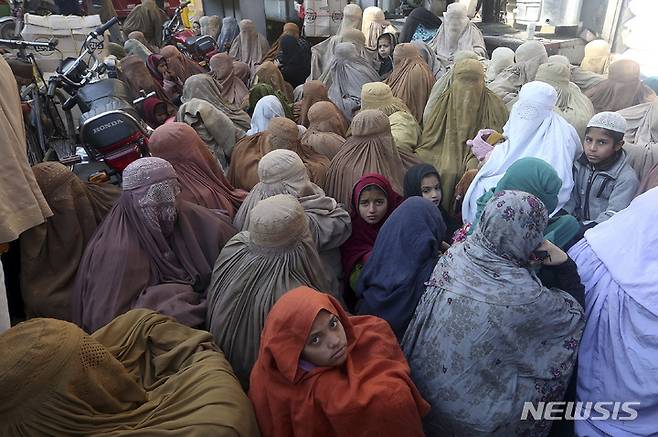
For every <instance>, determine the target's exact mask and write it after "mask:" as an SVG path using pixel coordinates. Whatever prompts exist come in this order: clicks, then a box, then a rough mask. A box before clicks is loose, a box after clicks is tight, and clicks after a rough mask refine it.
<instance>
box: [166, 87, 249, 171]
mask: <svg viewBox="0 0 658 437" xmlns="http://www.w3.org/2000/svg"><path fill="white" fill-rule="evenodd" d="M176 121H181V122H183V123H187V124H189V125H190V126H192V127H193V128H194V130H195V131H196V133H197V134H198V135H199V137H200V138H201V139H202V140H203V142H204V143H205V144H206V146H207V147H208V149H209V150H210V152H211V153H212V154H213V156H214V157H215V159H217V162H218V163H219V164H220V165H221V167H222V169H224V170H226V169H227V168H228V163H229V161H230V160H231V154H232V153H233V147H234V146H235V143H236V141H237V140H238V139H240V138H243V137H244V131H243V130H242V129H239V128H237V127H236V126H235V125H234V124H233V122H232V121H231V119H230V118H229V117H228V116H227V115H226V114H224V113H223V112H222V111H220V110H219V109H217V108H216V107H214V106H213V105H211V104H210V103H208V102H207V101H205V100H201V99H190V100H189V101H188V102H186V103H183V104H182V105H181V106H180V108H178V113H177V114H176Z"/></svg>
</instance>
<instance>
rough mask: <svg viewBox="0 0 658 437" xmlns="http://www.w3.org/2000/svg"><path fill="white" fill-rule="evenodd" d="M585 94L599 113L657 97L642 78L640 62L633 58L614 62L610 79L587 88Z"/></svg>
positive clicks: (628, 106) (649, 100)
mask: <svg viewBox="0 0 658 437" xmlns="http://www.w3.org/2000/svg"><path fill="white" fill-rule="evenodd" d="M585 95H586V96H587V97H589V98H590V100H591V101H592V104H593V105H594V110H595V111H596V112H597V113H598V112H602V111H619V110H621V109H625V108H630V107H631V106H635V105H639V104H640V103H649V102H653V101H654V100H655V99H656V93H655V92H654V91H653V90H652V89H651V88H649V87H648V86H646V85H645V84H643V83H642V81H641V80H640V64H638V63H637V62H635V61H633V60H631V59H622V60H619V61H616V62H613V63H612V64H611V65H610V73H609V74H608V79H606V80H604V81H603V82H601V83H599V84H597V85H594V86H593V87H591V88H588V89H587V90H585Z"/></svg>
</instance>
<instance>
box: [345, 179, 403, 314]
mask: <svg viewBox="0 0 658 437" xmlns="http://www.w3.org/2000/svg"><path fill="white" fill-rule="evenodd" d="M403 200H404V198H403V197H402V196H400V195H399V194H398V193H396V192H395V191H393V187H391V183H390V182H389V181H388V179H386V178H385V177H384V176H382V175H380V174H377V173H370V174H367V175H365V176H362V177H361V178H360V179H359V180H358V181H357V183H356V184H355V185H354V189H353V190H352V208H351V209H352V213H351V218H352V235H351V236H350V238H349V239H348V240H347V241H346V242H345V243H343V245H342V246H341V247H340V255H341V260H342V263H343V277H344V278H345V282H346V284H345V293H344V294H345V296H344V297H345V301H346V302H347V305H348V306H349V307H350V308H353V307H354V305H355V304H356V296H355V294H354V291H353V290H356V283H357V282H358V280H359V274H360V273H361V270H362V269H363V265H364V264H365V262H366V261H367V260H368V258H369V257H370V253H371V252H372V248H373V246H374V245H375V240H376V239H377V233H378V232H379V229H380V228H381V227H382V225H383V224H384V222H385V221H386V219H387V218H388V216H389V215H391V213H392V212H393V211H394V210H395V208H397V207H398V206H399V205H400V204H401V203H402V201H403Z"/></svg>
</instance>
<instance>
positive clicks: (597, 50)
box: [580, 39, 611, 74]
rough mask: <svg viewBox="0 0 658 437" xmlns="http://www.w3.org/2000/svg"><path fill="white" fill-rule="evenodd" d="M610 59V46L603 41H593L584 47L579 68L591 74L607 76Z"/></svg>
mask: <svg viewBox="0 0 658 437" xmlns="http://www.w3.org/2000/svg"><path fill="white" fill-rule="evenodd" d="M610 58H611V56H610V44H608V42H607V41H605V40H602V39H595V40H594V41H590V42H588V43H587V45H586V46H585V57H584V58H583V60H582V61H581V62H580V68H582V69H583V70H585V71H591V72H592V73H598V74H607V73H608V68H610Z"/></svg>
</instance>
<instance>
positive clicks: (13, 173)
mask: <svg viewBox="0 0 658 437" xmlns="http://www.w3.org/2000/svg"><path fill="white" fill-rule="evenodd" d="M0 108H1V109H2V113H1V114H0V134H1V136H2V142H1V143H0V151H1V152H2V159H0V173H2V183H1V184H0V199H2V202H0V243H7V242H10V241H13V240H15V239H17V238H18V236H19V235H20V234H21V232H23V231H26V230H28V229H30V228H32V227H34V226H37V225H40V224H41V223H43V222H44V221H45V220H46V218H48V217H50V216H52V215H53V212H52V211H51V210H50V208H49V207H48V204H47V203H46V200H45V199H44V198H43V194H41V190H40V189H39V186H38V185H37V181H36V180H35V179H34V174H33V173H32V170H30V165H29V164H28V162H27V155H26V150H27V144H26V140H25V125H24V123H23V111H22V110H21V99H20V97H19V95H18V87H17V85H16V79H14V74H13V73H12V72H11V68H9V65H8V64H7V61H5V59H4V58H2V59H0Z"/></svg>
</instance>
